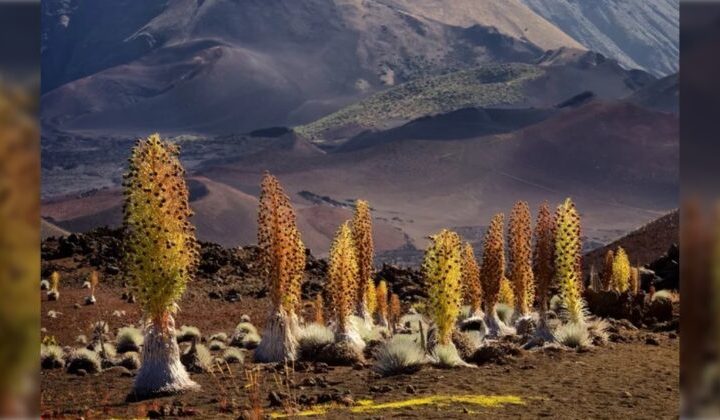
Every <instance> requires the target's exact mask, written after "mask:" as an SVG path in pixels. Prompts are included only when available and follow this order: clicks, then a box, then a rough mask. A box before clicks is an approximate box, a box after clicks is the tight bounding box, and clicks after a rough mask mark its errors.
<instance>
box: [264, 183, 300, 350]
mask: <svg viewBox="0 0 720 420" xmlns="http://www.w3.org/2000/svg"><path fill="white" fill-rule="evenodd" d="M258 248H259V250H260V268H261V273H262V275H263V276H264V277H265V281H266V283H267V285H268V290H269V295H270V303H271V305H272V307H271V310H270V314H269V317H268V321H267V323H266V327H265V333H264V335H263V338H262V340H261V341H260V345H259V346H258V348H257V349H256V350H255V359H256V360H258V361H260V362H282V361H286V360H295V359H296V357H297V345H298V336H299V334H300V326H299V320H298V316H297V314H296V309H297V308H298V306H299V305H300V292H301V285H302V281H303V277H304V273H305V271H304V270H305V246H304V245H303V242H302V240H301V238H300V232H299V231H298V229H297V224H296V221H295V211H294V210H293V208H292V205H291V204H290V199H289V198H288V196H287V195H286V194H285V192H284V191H283V189H282V186H281V185H280V182H279V181H278V180H277V178H275V177H274V176H272V175H270V174H269V173H266V174H265V175H264V177H263V181H262V185H261V192H260V204H259V208H258Z"/></svg>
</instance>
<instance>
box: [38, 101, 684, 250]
mask: <svg viewBox="0 0 720 420" xmlns="http://www.w3.org/2000/svg"><path fill="white" fill-rule="evenodd" d="M531 116H532V118H535V116H533V115H531ZM486 117H487V115H486V114H483V113H482V112H481V113H476V112H469V113H466V114H463V113H460V114H455V115H453V117H452V118H447V119H444V118H443V117H442V116H438V117H433V118H430V119H426V120H424V121H426V122H427V123H428V124H435V123H437V126H435V127H434V130H435V132H436V133H440V134H442V133H443V129H442V127H443V126H445V127H447V130H446V133H448V135H437V136H425V137H422V138H420V139H419V138H417V137H420V136H418V133H421V132H422V130H414V129H413V130H407V131H402V130H399V131H398V130H388V131H385V132H382V131H381V132H377V133H374V134H373V138H374V139H375V140H376V141H374V142H373V144H371V145H369V146H368V147H363V148H357V149H352V150H345V151H337V152H334V153H326V152H322V151H320V150H318V149H317V148H315V147H314V146H312V145H310V144H308V143H307V142H306V141H304V140H303V139H301V138H298V137H297V136H295V135H292V134H286V135H284V136H281V137H278V138H277V139H270V140H268V139H258V140H259V141H258V144H257V145H256V147H257V148H258V149H257V151H255V152H253V153H247V154H240V155H234V154H232V153H231V152H230V151H232V150H235V149H236V148H237V140H236V139H234V138H232V139H229V140H228V143H227V144H226V145H225V146H224V147H225V149H222V147H220V143H218V144H216V145H215V146H213V147H218V149H217V150H218V152H217V155H218V156H222V155H225V157H224V158H221V157H218V158H217V159H213V160H211V161H205V162H201V163H193V165H194V166H193V172H194V177H193V181H192V182H193V183H198V186H197V187H195V188H194V189H193V190H194V191H195V193H194V201H193V206H195V207H196V208H197V216H196V223H197V224H198V226H199V233H200V234H201V237H203V238H205V239H208V240H213V241H216V242H219V243H222V244H223V245H226V246H231V245H237V244H243V243H252V242H253V241H254V211H255V204H254V197H256V196H257V193H258V190H257V188H258V187H257V186H258V185H259V183H260V178H261V176H262V173H263V172H264V171H265V170H270V171H271V172H273V173H274V174H276V175H277V176H278V177H279V178H280V181H281V182H282V183H283V185H284V186H285V188H286V190H287V192H288V194H289V195H290V197H291V199H292V201H293V202H294V203H295V205H296V207H297V209H298V216H299V220H300V221H299V223H300V225H301V229H302V230H303V234H304V236H305V238H306V242H307V245H308V246H309V247H311V249H313V251H314V252H315V253H316V254H318V255H322V254H324V252H326V251H327V245H328V244H329V238H330V237H331V236H332V234H333V233H334V229H335V228H336V227H337V226H338V225H339V224H340V223H341V221H342V220H344V219H346V218H347V217H349V215H350V213H349V206H350V205H351V203H352V201H353V200H355V199H357V198H363V199H367V200H369V201H370V203H371V204H372V206H373V208H374V216H375V217H376V220H377V226H378V229H377V230H378V232H381V231H382V232H386V233H387V235H388V239H387V240H384V239H383V240H380V239H379V238H382V237H384V236H380V237H379V238H378V240H379V241H380V242H379V244H380V247H381V248H382V249H385V250H391V249H395V248H398V247H401V246H403V245H405V244H406V243H407V240H406V238H405V234H407V237H408V240H409V243H410V244H412V245H413V246H415V247H416V248H420V249H421V248H424V246H425V237H426V236H427V235H428V234H429V233H432V232H435V231H438V230H440V229H442V228H455V229H458V230H461V231H462V232H465V234H466V236H467V239H468V240H472V241H476V240H477V238H480V237H481V233H482V231H483V230H484V227H485V225H486V224H487V222H488V220H489V219H490V218H491V217H492V215H493V214H494V213H497V212H508V211H509V209H510V208H511V207H512V205H513V204H514V202H515V201H517V200H527V201H528V202H529V203H530V205H531V206H532V208H537V206H538V205H539V204H540V203H541V202H543V201H546V200H547V201H548V202H550V203H551V204H554V203H558V202H560V201H562V200H563V199H564V198H565V197H568V196H570V197H572V198H573V199H574V200H575V202H576V203H577V205H578V207H579V208H580V210H581V212H582V217H583V223H584V228H585V230H584V232H585V234H586V235H587V240H586V244H587V246H588V247H589V248H592V247H596V246H600V245H603V244H605V243H608V242H609V241H611V240H613V239H615V238H617V237H618V236H621V235H622V234H623V233H625V232H628V231H630V230H632V229H635V228H636V227H637V226H639V225H642V224H644V223H647V222H648V221H649V220H653V219H655V218H657V217H658V216H660V215H662V214H665V213H667V212H668V211H669V210H671V209H673V208H676V207H677V200H678V192H677V188H678V163H677V154H678V147H679V145H678V120H677V116H676V115H672V114H668V113H663V112H656V111H652V110H649V109H645V108H641V107H637V106H635V105H633V104H630V103H627V102H622V101H616V102H608V101H597V100H596V101H591V102H589V103H586V104H583V105H580V106H577V107H566V108H562V109H556V110H553V111H552V112H548V113H547V115H543V118H544V119H543V118H540V121H539V122H535V121H530V122H529V123H528V124H529V125H527V126H525V127H521V128H519V129H517V130H514V131H509V132H503V133H500V134H491V135H485V134H484V131H483V130H482V129H480V130H479V131H477V132H472V130H470V131H469V132H465V133H458V132H457V130H454V129H453V127H457V126H458V125H462V124H463V123H467V124H470V125H472V124H473V123H476V122H478V121H480V122H481V124H480V125H482V122H483V121H485V122H487V121H488V120H487V118H486ZM463 119H464V120H463ZM490 121H491V122H493V121H495V120H492V119H491V120H490ZM423 123H424V122H423V121H418V122H417V124H420V125H422V124H423ZM481 128H482V127H481ZM453 133H457V134H458V135H457V137H459V138H453V137H454V136H453V135H452V134H453ZM428 137H429V138H428ZM351 144H352V141H351ZM263 145H265V146H266V147H265V148H263V147H262V146H263ZM222 150H227V151H228V153H225V154H223V153H222ZM191 185H192V184H191ZM201 187H202V188H201ZM112 194H113V192H111V191H103V190H101V191H100V192H97V193H95V194H94V195H93V196H89V197H87V198H86V199H77V198H73V199H70V200H67V202H53V203H49V204H48V205H47V206H45V208H44V213H43V214H44V215H45V216H48V217H52V218H53V219H54V220H55V223H57V224H58V225H59V226H61V227H63V228H67V229H69V230H72V231H83V230H87V229H89V228H91V227H95V226H98V225H101V224H103V223H101V222H102V221H104V220H115V221H116V222H115V223H117V221H119V202H120V201H119V195H117V194H118V193H117V192H115V193H114V194H116V198H115V200H116V201H115V207H113V206H112V205H110V204H109V203H108V200H109V198H108V196H110V195H112ZM383 235H385V233H383ZM379 251H380V250H379Z"/></svg>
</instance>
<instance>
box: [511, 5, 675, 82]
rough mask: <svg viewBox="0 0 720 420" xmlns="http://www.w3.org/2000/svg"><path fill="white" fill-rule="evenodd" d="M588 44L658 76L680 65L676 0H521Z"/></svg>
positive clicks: (598, 50)
mask: <svg viewBox="0 0 720 420" xmlns="http://www.w3.org/2000/svg"><path fill="white" fill-rule="evenodd" d="M523 2H524V3H525V4H526V5H528V6H529V7H530V8H531V9H532V10H534V11H535V12H536V13H538V14H539V15H541V16H543V17H544V18H545V19H547V20H549V21H550V22H552V23H553V24H554V25H555V26H557V27H558V28H560V29H561V30H563V31H564V32H565V33H567V34H568V35H570V36H571V37H573V38H574V39H575V40H577V41H578V42H580V43H581V44H582V45H584V46H585V47H586V48H588V49H590V50H592V51H597V52H599V53H602V54H604V55H605V56H607V57H613V58H614V59H616V60H618V61H619V62H620V63H621V64H622V65H623V66H625V67H627V68H636V69H642V70H646V71H648V72H650V73H653V74H655V75H657V76H665V75H668V74H672V73H675V72H677V71H678V67H679V65H680V63H679V58H680V39H679V28H680V25H679V22H680V1H679V0H653V1H647V0H580V1H571V0H523Z"/></svg>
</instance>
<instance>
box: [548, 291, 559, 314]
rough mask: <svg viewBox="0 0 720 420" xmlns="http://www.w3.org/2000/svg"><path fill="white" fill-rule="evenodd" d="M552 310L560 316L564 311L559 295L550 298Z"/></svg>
mask: <svg viewBox="0 0 720 420" xmlns="http://www.w3.org/2000/svg"><path fill="white" fill-rule="evenodd" d="M550 310H551V311H553V312H555V313H556V314H559V313H560V312H561V311H562V299H561V298H560V296H558V295H553V297H551V298H550Z"/></svg>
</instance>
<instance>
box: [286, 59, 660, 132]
mask: <svg viewBox="0 0 720 420" xmlns="http://www.w3.org/2000/svg"><path fill="white" fill-rule="evenodd" d="M653 81H654V77H652V76H651V75H649V74H647V73H644V72H642V71H628V70H625V69H623V68H621V67H620V66H619V65H618V64H617V62H615V61H613V60H610V59H606V58H605V57H603V56H602V55H600V54H597V53H593V52H587V51H583V50H576V49H571V48H560V49H558V50H549V51H547V52H546V53H545V54H543V55H542V56H541V57H539V59H538V61H537V63H536V64H517V63H515V64H490V65H485V66H481V67H478V68H474V69H471V70H463V71H459V72H453V73H449V74H446V75H442V76H436V77H427V78H422V79H418V80H414V81H411V82H408V83H404V84H401V85H398V86H395V87H393V88H389V89H387V90H384V91H382V92H379V93H376V94H374V95H371V96H369V97H367V98H365V99H364V100H362V101H360V102H357V103H354V104H352V105H349V106H347V107H345V108H342V109H340V110H339V111H337V112H334V113H332V114H330V115H327V116H325V117H323V118H320V119H318V120H316V121H314V122H312V123H310V124H306V125H303V126H300V127H296V128H295V130H296V131H297V132H298V133H300V134H302V135H303V136H305V137H306V138H308V139H310V140H311V141H314V142H316V143H318V144H322V145H324V146H334V145H337V144H341V143H342V142H344V141H345V140H346V139H347V138H349V137H352V136H354V135H356V134H358V133H360V132H362V131H364V130H368V129H371V130H376V129H385V128H389V127H393V126H397V125H399V124H401V123H404V122H408V121H411V120H413V119H416V118H420V117H422V116H425V115H432V114H437V113H446V112H450V111H455V110H458V109H462V108H466V107H514V108H527V107H543V108H547V107H552V106H554V105H556V104H558V103H560V102H562V101H564V100H566V99H568V98H571V97H573V96H575V95H578V94H580V93H582V92H586V91H591V92H592V93H593V95H594V96H596V97H598V98H602V99H619V98H624V97H626V96H628V95H631V94H632V93H634V92H635V91H636V90H637V89H640V88H642V87H643V86H645V85H647V84H649V83H651V82H653Z"/></svg>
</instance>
